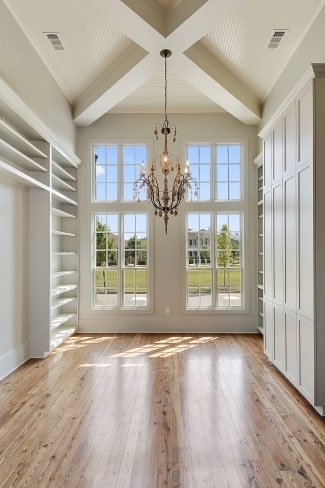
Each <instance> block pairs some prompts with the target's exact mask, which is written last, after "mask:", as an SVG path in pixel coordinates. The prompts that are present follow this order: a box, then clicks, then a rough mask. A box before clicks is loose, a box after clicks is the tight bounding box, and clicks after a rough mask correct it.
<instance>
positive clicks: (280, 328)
mask: <svg viewBox="0 0 325 488" xmlns="http://www.w3.org/2000/svg"><path fill="white" fill-rule="evenodd" d="M273 329H274V356H273V358H274V362H275V364H276V365H277V367H278V368H279V369H280V370H282V371H284V369H285V327H284V314H283V308H281V307H277V306H274V309H273Z"/></svg>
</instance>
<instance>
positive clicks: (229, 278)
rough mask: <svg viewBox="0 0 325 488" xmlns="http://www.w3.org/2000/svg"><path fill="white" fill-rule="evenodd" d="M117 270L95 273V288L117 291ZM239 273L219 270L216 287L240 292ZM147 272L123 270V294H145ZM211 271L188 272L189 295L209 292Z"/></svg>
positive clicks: (238, 271) (131, 269) (196, 269)
mask: <svg viewBox="0 0 325 488" xmlns="http://www.w3.org/2000/svg"><path fill="white" fill-rule="evenodd" d="M117 277H118V274H117V270H115V269H106V270H97V271H96V287H97V288H103V287H105V286H106V288H109V289H111V290H112V292H115V290H116V289H117ZM240 278H241V273H240V270H239V269H231V270H228V269H226V270H225V271H224V270H222V269H220V270H219V271H218V276H217V279H218V285H219V291H220V288H223V289H224V290H225V291H228V290H229V286H231V290H232V291H233V292H236V291H238V292H239V291H240V290H241V283H240ZM147 279H148V278H147V270H146V269H141V268H130V269H128V268H126V269H125V270H124V280H125V282H124V290H125V292H126V293H127V292H130V293H133V292H134V291H136V292H137V293H147ZM211 282H212V271H211V270H210V269H206V268H194V269H189V270H188V287H189V291H190V292H191V293H197V292H198V291H199V290H200V291H201V292H202V291H204V292H207V293H208V292H210V291H211Z"/></svg>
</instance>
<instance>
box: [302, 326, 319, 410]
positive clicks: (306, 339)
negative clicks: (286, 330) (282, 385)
mask: <svg viewBox="0 0 325 488" xmlns="http://www.w3.org/2000/svg"><path fill="white" fill-rule="evenodd" d="M298 351H299V378H298V386H299V389H300V391H301V393H302V394H303V395H304V396H305V397H306V398H307V399H308V400H309V401H310V402H311V403H313V401H314V368H315V366H314V323H313V322H312V321H311V320H308V319H306V318H304V317H301V316H298Z"/></svg>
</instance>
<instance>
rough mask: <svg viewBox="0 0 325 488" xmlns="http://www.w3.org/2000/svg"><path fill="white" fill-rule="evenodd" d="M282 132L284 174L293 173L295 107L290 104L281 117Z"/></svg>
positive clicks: (293, 104)
mask: <svg viewBox="0 0 325 488" xmlns="http://www.w3.org/2000/svg"><path fill="white" fill-rule="evenodd" d="M283 131H284V163H283V169H284V174H287V173H291V172H293V171H294V169H295V166H296V106H295V103H292V104H291V105H290V107H289V108H288V110H287V111H286V113H285V115H284V117H283Z"/></svg>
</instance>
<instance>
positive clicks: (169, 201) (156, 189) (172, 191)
mask: <svg viewBox="0 0 325 488" xmlns="http://www.w3.org/2000/svg"><path fill="white" fill-rule="evenodd" d="M171 54H172V52H171V51H170V50H169V49H163V50H162V51H160V55H161V56H162V57H163V58H165V119H164V122H163V123H162V124H157V125H156V127H155V130H154V135H155V136H156V139H157V140H158V130H160V131H161V133H162V134H163V137H164V150H163V152H162V154H161V155H160V156H157V157H155V158H154V159H153V161H152V165H151V168H150V173H149V174H147V170H146V168H145V166H144V164H142V165H141V169H140V176H139V178H138V179H137V180H136V181H135V182H134V185H133V189H134V198H135V199H136V200H138V201H139V200H140V198H139V195H140V190H141V189H143V188H145V187H146V191H147V198H148V199H150V200H151V203H152V205H153V206H154V207H155V215H159V217H162V216H163V217H164V222H165V232H166V234H167V226H168V219H169V215H177V214H178V207H179V205H180V203H181V201H182V200H184V197H185V194H186V192H187V191H188V190H192V185H193V186H194V195H195V196H197V195H198V184H197V181H196V179H195V178H193V177H192V176H191V170H190V164H189V162H188V161H187V162H186V164H185V169H184V173H182V172H181V165H180V162H179V157H175V156H173V155H171V154H170V153H169V150H168V136H169V134H170V132H171V128H173V132H174V135H173V142H175V141H176V126H175V125H170V124H169V120H168V117H167V58H168V57H169V56H171ZM157 160H159V165H160V169H161V172H162V175H163V177H162V182H161V183H162V187H161V188H160V186H159V181H158V177H157V176H156V170H157V167H156V162H157ZM174 171H175V178H174V180H173V181H172V182H169V179H168V177H169V175H170V174H171V173H173V172H174Z"/></svg>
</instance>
